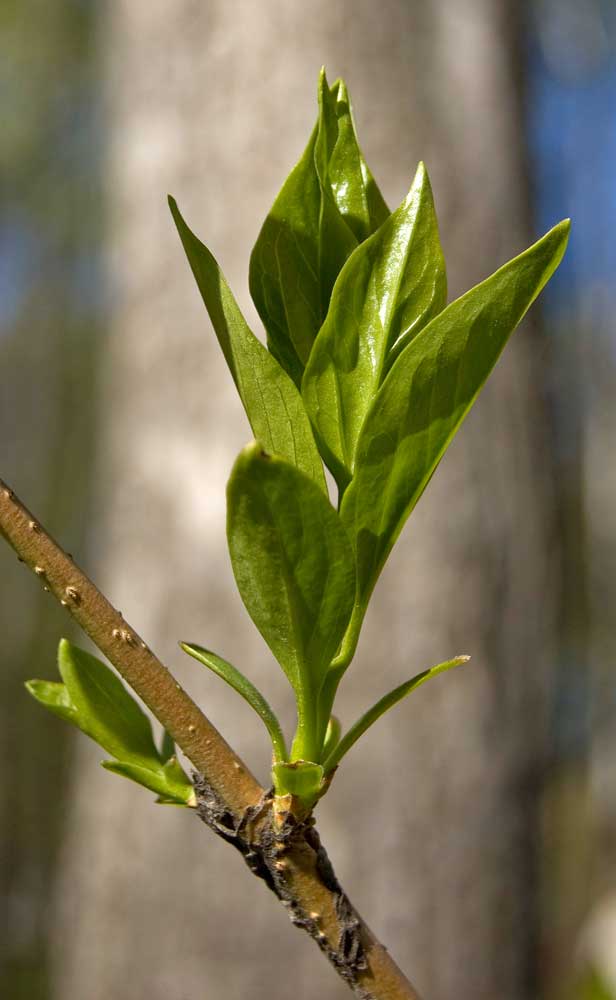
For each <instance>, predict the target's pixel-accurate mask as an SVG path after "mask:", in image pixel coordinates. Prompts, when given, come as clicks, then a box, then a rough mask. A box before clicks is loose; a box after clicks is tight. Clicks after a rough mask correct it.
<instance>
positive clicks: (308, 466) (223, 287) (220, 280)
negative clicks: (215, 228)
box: [169, 198, 326, 491]
mask: <svg viewBox="0 0 616 1000" xmlns="http://www.w3.org/2000/svg"><path fill="white" fill-rule="evenodd" d="M169 206H170V208H171V213H172V215H173V218H174V220H175V224H176V226H177V228H178V232H179V234H180V239H181V240H182V244H183V246H184V250H185V251H186V256H187V257H188V260H189V263H190V266H191V268H192V272H193V274H194V276H195V280H196V282H197V285H198V287H199V291H200V292H201V296H202V298H203V301H204V303H205V306H206V308H207V311H208V313H209V314H210V319H211V321H212V325H213V327H214V330H215V332H216V336H217V338H218V342H219V344H220V346H221V348H222V352H223V354H224V356H225V359H226V362H227V364H228V366H229V370H230V372H231V375H232V376H233V380H234V382H235V384H236V386H237V390H238V392H239V395H240V398H241V400H242V403H243V405H244V409H245V410H246V415H247V416H248V420H249V421H250V425H251V427H252V430H253V433H254V434H255V436H256V437H258V438H259V440H260V441H262V442H263V444H264V445H265V447H266V448H268V449H269V450H270V451H272V452H273V453H274V454H276V455H282V456H283V458H286V459H287V460H288V461H289V462H292V463H293V464H294V465H296V466H297V467H298V468H299V469H301V470H302V472H305V473H306V475H307V476H310V478H311V479H313V480H314V481H315V482H316V483H317V484H318V485H319V486H320V487H321V489H323V490H324V491H325V489H326V487H325V478H324V475H323V466H322V464H321V459H320V457H319V453H318V451H317V448H316V445H315V443H314V438H313V435H312V430H311V427H310V421H309V420H308V417H307V415H306V411H305V410H304V406H303V403H302V400H301V396H300V394H299V392H298V391H297V389H296V387H295V385H294V384H293V382H292V381H291V379H290V378H289V376H288V375H287V374H286V373H285V372H284V371H283V369H282V368H281V367H280V365H279V364H278V362H277V361H276V359H275V358H273V357H272V356H271V354H270V353H269V352H268V351H267V349H266V348H265V347H264V346H263V344H262V343H261V342H260V341H259V340H258V339H257V338H256V337H255V335H254V333H252V331H251V330H250V329H249V327H248V326H247V324H246V321H245V319H244V317H243V316H242V313H241V312H240V309H239V307H238V305H237V302H236V301H235V299H234V297H233V295H232V293H231V290H230V288H229V286H228V285H227V283H226V281H225V279H224V277H223V274H222V272H221V270H220V268H219V266H218V264H217V263H216V261H215V259H214V257H213V256H212V254H211V253H210V251H209V250H208V249H207V247H206V246H204V244H203V243H201V241H200V240H199V239H197V237H196V236H195V235H194V233H192V232H191V230H190V229H189V228H188V226H187V225H186V223H185V222H184V219H183V218H182V216H181V214H180V211H179V209H178V207H177V204H176V202H175V201H174V199H173V198H170V199H169Z"/></svg>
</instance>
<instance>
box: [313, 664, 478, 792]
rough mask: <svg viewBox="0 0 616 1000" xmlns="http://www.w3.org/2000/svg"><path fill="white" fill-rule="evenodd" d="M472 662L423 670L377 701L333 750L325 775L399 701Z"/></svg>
mask: <svg viewBox="0 0 616 1000" xmlns="http://www.w3.org/2000/svg"><path fill="white" fill-rule="evenodd" d="M468 660H470V656H456V657H455V658H454V659H453V660H447V661H446V662H445V663H439V664H438V665H437V666H436V667H430V669H429V670H423V671H422V672H421V673H420V674H417V676H416V677H413V679H412V680H410V681H405V683H404V684H401V685H400V686H399V687H397V688H394V690H393V691H390V692H389V694H386V695H385V696H384V697H383V698H381V699H380V701H377V703H376V705H373V706H372V708H370V709H369V710H368V711H367V712H365V714H364V715H362V716H361V718H360V719H358V720H357V722H356V723H355V724H354V725H353V726H351V728H350V729H349V731H348V732H347V733H345V735H344V736H343V737H342V739H341V740H340V742H339V743H338V744H337V745H336V746H335V747H334V748H333V750H332V751H331V753H330V754H329V756H328V757H327V758H326V760H325V763H324V764H323V770H324V772H325V774H326V775H327V774H329V772H330V771H333V769H334V768H335V767H337V766H338V764H339V763H340V761H341V760H342V758H343V757H344V755H345V754H346V753H348V752H349V750H350V749H351V747H352V746H353V744H354V743H357V740H358V739H359V737H360V736H363V734H364V733H365V732H366V730H367V729H369V728H370V726H371V725H373V723H375V722H376V721H377V719H380V717H381V716H382V715H383V714H384V713H385V712H387V711H388V709H390V708H393V706H394V705H397V704H398V702H399V701H402V699H403V698H406V696H407V694H410V693H411V691H415V690H416V689H417V688H418V687H420V686H421V685H422V684H425V682H426V681H429V680H430V679H431V678H432V677H436V675H437V674H442V673H443V672H444V671H445V670H451V668H452V667H458V666H459V665H460V664H461V663H467V662H468Z"/></svg>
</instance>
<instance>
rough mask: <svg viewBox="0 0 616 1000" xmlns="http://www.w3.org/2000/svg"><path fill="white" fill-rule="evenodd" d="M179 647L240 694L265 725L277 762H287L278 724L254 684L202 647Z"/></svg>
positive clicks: (183, 644) (182, 643)
mask: <svg viewBox="0 0 616 1000" xmlns="http://www.w3.org/2000/svg"><path fill="white" fill-rule="evenodd" d="M180 646H181V647H182V649H183V650H184V652H185V653H188V655H189V656H193V657H194V658H195V660H199V662H200V663H203V665H204V666H206V667H208V668H209V669H210V670H211V671H213V673H215V674H217V675H218V677H222V679H223V680H225V681H226V682H227V684H229V685H230V686H231V687H232V688H233V690H234V691H237V693H238V694H241V696H242V698H244V700H245V701H247V702H248V704H249V705H250V706H251V707H252V708H254V710H255V712H256V713H257V715H258V716H259V717H260V718H261V719H262V720H263V722H264V723H265V727H266V729H267V731H268V733H269V735H270V739H271V741H272V746H273V748H274V756H275V759H276V760H277V761H286V760H288V754H287V748H286V746H285V741H284V736H283V734H282V729H281V727H280V723H279V721H278V719H277V718H276V716H275V714H274V712H273V711H272V709H271V708H270V706H269V704H268V703H267V701H266V700H265V698H264V697H263V695H262V694H261V692H260V691H258V690H257V688H256V687H255V686H254V684H253V683H252V682H251V681H249V680H248V678H247V677H244V674H242V673H241V672H240V671H239V670H238V669H237V667H234V666H233V665H232V664H231V663H229V662H228V661H227V660H223V658H222V656H217V654H216V653H212V652H211V651H210V650H209V649H204V648H203V646H198V645H196V644H195V643H193V642H191V643H188V642H181V643H180Z"/></svg>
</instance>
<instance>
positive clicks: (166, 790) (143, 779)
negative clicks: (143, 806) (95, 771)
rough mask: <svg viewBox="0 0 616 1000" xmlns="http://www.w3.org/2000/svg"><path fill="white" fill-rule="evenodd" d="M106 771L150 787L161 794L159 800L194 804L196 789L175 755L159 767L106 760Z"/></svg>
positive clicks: (103, 763)
mask: <svg viewBox="0 0 616 1000" xmlns="http://www.w3.org/2000/svg"><path fill="white" fill-rule="evenodd" d="M102 765H103V767H104V768H105V770H106V771H111V772H112V773H113V774H119V775H121V776H122V777H123V778H130V780H131V781H135V782H136V783H137V784H138V785H143V787H144V788H149V789H150V791H151V792H156V794H157V795H158V796H160V798H159V801H160V802H163V803H165V804H169V805H171V804H172V805H180V806H194V805H195V790H194V788H193V786H192V785H191V783H190V781H189V780H188V778H187V776H186V774H185V773H184V771H183V770H182V768H181V767H180V765H179V764H178V762H177V760H176V758H175V757H170V758H169V760H168V761H167V763H166V764H165V765H164V767H160V768H158V769H154V768H147V767H140V766H138V765H137V764H131V763H128V762H127V761H123V760H104V761H102Z"/></svg>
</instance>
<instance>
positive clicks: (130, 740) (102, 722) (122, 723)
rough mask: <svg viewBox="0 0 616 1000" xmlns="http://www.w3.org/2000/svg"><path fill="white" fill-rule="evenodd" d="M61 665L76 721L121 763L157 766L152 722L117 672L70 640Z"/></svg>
mask: <svg viewBox="0 0 616 1000" xmlns="http://www.w3.org/2000/svg"><path fill="white" fill-rule="evenodd" d="M58 666H59V668H60V674H61V675H62V679H63V681H64V683H65V684H66V688H67V691H68V695H69V698H70V701H71V703H72V704H73V705H74V707H75V713H76V715H75V719H74V720H72V721H74V722H75V724H76V725H77V726H79V728H80V729H81V730H82V731H83V732H84V733H86V734H87V735H88V736H90V737H91V738H92V739H93V740H96V742H97V743H99V744H100V746H102V747H103V749H105V750H106V751H107V752H108V753H110V754H112V755H113V756H114V757H117V758H118V759H119V760H122V761H126V762H129V763H134V764H137V765H139V766H155V767H157V766H158V765H159V763H160V758H159V755H158V751H157V749H156V746H155V745H154V740H153V738H152V726H151V724H150V720H149V719H148V717H147V716H146V715H145V713H144V712H143V711H142V710H141V708H140V707H139V705H138V704H137V702H136V701H135V700H134V698H132V696H131V695H130V694H129V693H128V691H127V690H126V688H125V687H124V685H123V684H122V682H121V680H120V679H119V678H118V677H116V675H115V674H114V673H113V671H112V670H110V669H109V667H106V666H105V664H104V663H101V661H100V660H97V659H96V657H94V656H92V655H91V654H90V653H86V652H85V651H84V650H83V649H79V648H78V647H77V646H73V645H72V643H70V642H69V641H68V639H62V640H61V641H60V646H59V649H58Z"/></svg>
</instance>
